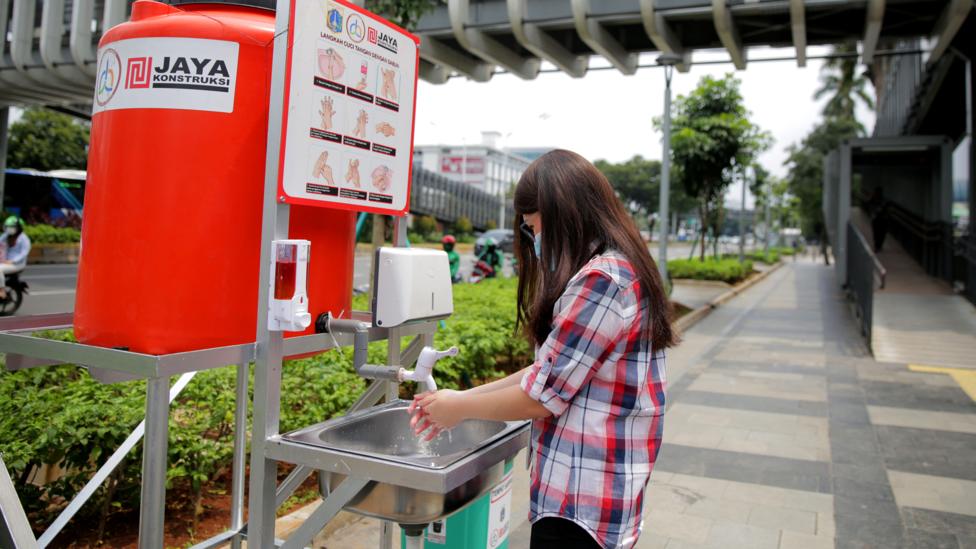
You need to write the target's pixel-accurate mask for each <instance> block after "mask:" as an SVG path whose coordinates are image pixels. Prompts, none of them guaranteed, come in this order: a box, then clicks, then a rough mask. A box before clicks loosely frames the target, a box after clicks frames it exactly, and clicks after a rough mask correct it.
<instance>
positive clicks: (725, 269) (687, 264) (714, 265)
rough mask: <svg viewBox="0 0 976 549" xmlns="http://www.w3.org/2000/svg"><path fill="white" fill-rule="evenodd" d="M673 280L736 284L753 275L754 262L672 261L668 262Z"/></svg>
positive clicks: (733, 260)
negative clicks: (684, 279) (715, 281)
mask: <svg viewBox="0 0 976 549" xmlns="http://www.w3.org/2000/svg"><path fill="white" fill-rule="evenodd" d="M668 272H669V273H671V277H672V278H693V279H696V280H719V281H722V282H728V283H730V284H734V283H736V282H739V281H740V280H744V279H745V278H746V277H747V276H749V274H751V273H752V261H749V260H746V261H744V262H742V263H740V262H739V260H738V259H715V258H709V259H705V260H700V259H672V260H671V261H668Z"/></svg>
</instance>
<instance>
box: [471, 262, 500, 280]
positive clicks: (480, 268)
mask: <svg viewBox="0 0 976 549" xmlns="http://www.w3.org/2000/svg"><path fill="white" fill-rule="evenodd" d="M494 276H495V269H494V268H493V267H492V266H491V265H489V264H488V263H487V262H486V261H482V260H480V259H479V260H478V261H476V262H475V264H474V268H473V269H471V278H470V279H469V280H470V281H471V283H472V284H477V283H479V282H481V281H482V280H484V279H486V278H492V277H494Z"/></svg>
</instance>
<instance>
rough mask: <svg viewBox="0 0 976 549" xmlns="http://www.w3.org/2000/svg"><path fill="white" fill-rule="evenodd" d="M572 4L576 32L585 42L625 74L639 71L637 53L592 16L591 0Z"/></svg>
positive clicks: (574, 0) (573, 0)
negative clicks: (625, 45) (628, 48)
mask: <svg viewBox="0 0 976 549" xmlns="http://www.w3.org/2000/svg"><path fill="white" fill-rule="evenodd" d="M570 5H571V7H572V8H573V22H574V23H575V25H576V33H577V34H579V37H580V39H581V40H583V43H585V44H586V45H587V46H589V48H590V49H591V50H593V51H594V52H596V53H597V54H599V55H602V56H603V57H604V58H606V60H607V61H609V62H610V64H611V65H613V66H614V67H616V68H617V70H619V71H620V72H622V73H623V74H634V73H635V72H637V54H636V53H631V52H628V51H627V49H626V48H624V47H623V46H622V45H621V44H620V42H618V41H617V39H616V38H614V37H613V35H612V34H610V33H609V32H608V31H607V29H606V28H604V26H603V25H602V24H601V23H600V22H599V21H597V20H595V19H593V18H591V17H590V11H591V10H590V0H572V1H571V3H570Z"/></svg>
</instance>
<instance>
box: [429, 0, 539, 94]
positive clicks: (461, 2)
mask: <svg viewBox="0 0 976 549" xmlns="http://www.w3.org/2000/svg"><path fill="white" fill-rule="evenodd" d="M469 7H470V0H448V2H447V15H448V17H449V18H450V21H451V30H452V31H453V32H454V37H455V38H457V41H458V43H459V44H461V46H462V47H463V48H464V49H466V50H468V51H469V52H471V53H472V54H474V55H475V56H477V57H480V58H481V59H484V60H485V61H487V62H489V63H494V64H496V65H499V66H501V67H504V68H505V69H507V70H508V71H510V72H511V73H512V74H514V75H516V76H518V77H519V78H522V79H525V80H532V79H533V78H535V77H536V76H537V75H538V74H539V65H540V62H539V60H538V59H537V58H535V57H523V56H522V55H520V54H519V53H518V52H516V51H514V50H512V49H510V48H508V47H507V46H505V45H504V44H502V43H501V42H499V41H497V40H495V39H494V38H492V37H491V36H489V35H488V34H487V33H485V32H483V31H481V30H479V29H477V28H474V27H473V26H472V25H471V20H470V18H469V14H470V9H469Z"/></svg>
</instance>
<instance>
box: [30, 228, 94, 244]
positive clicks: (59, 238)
mask: <svg viewBox="0 0 976 549" xmlns="http://www.w3.org/2000/svg"><path fill="white" fill-rule="evenodd" d="M24 232H25V233H27V237H28V238H30V240H31V243H33V244H69V243H74V242H81V231H79V230H78V229H72V228H71V227H52V226H50V225H27V226H26V227H24Z"/></svg>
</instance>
